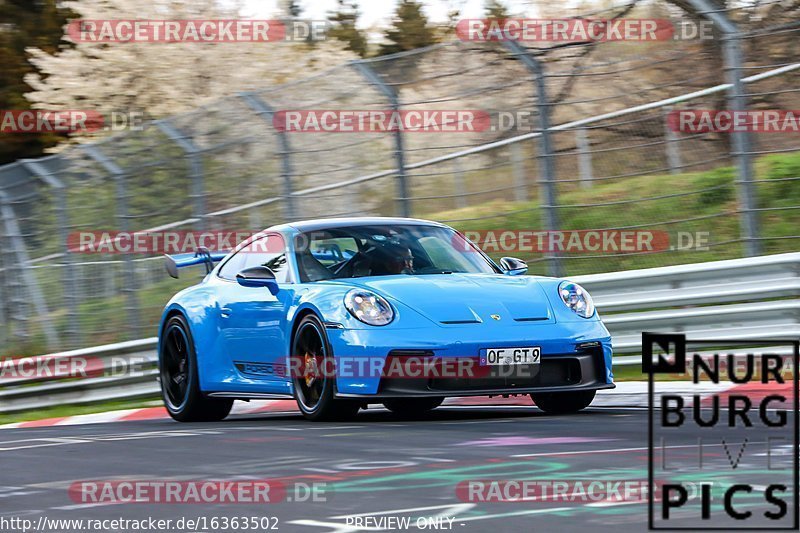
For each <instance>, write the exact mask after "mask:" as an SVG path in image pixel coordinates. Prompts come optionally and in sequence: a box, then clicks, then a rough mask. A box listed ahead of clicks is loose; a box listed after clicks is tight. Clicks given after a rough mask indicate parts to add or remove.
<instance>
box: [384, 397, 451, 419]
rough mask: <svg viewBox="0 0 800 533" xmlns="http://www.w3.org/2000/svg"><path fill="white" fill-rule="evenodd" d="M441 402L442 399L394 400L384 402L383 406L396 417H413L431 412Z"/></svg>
mask: <svg viewBox="0 0 800 533" xmlns="http://www.w3.org/2000/svg"><path fill="white" fill-rule="evenodd" d="M443 401H444V398H396V399H392V400H386V401H384V402H383V406H384V407H386V408H387V409H388V410H390V411H391V412H393V413H394V414H396V415H400V416H402V417H413V416H419V415H423V414H425V413H428V412H430V411H433V410H434V409H436V408H437V407H439V406H440V405H442V402H443Z"/></svg>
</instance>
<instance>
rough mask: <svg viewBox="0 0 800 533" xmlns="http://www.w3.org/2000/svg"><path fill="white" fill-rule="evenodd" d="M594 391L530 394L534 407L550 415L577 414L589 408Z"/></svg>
mask: <svg viewBox="0 0 800 533" xmlns="http://www.w3.org/2000/svg"><path fill="white" fill-rule="evenodd" d="M594 395H595V391H593V390H589V391H577V392H544V393H541V394H531V399H532V400H533V403H535V404H536V407H538V408H539V409H541V410H542V411H544V412H545V413H548V414H551V415H567V414H572V413H577V412H578V411H581V410H583V409H586V408H587V407H589V404H591V403H592V401H593V400H594Z"/></svg>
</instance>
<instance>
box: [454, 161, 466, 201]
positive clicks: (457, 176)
mask: <svg viewBox="0 0 800 533" xmlns="http://www.w3.org/2000/svg"><path fill="white" fill-rule="evenodd" d="M453 190H454V191H455V194H456V208H457V209H461V208H464V207H467V196H466V192H467V190H466V188H465V186H464V169H463V168H461V161H459V160H458V159H453Z"/></svg>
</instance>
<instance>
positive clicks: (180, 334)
mask: <svg viewBox="0 0 800 533" xmlns="http://www.w3.org/2000/svg"><path fill="white" fill-rule="evenodd" d="M158 365H159V375H160V378H161V396H162V398H163V399H164V405H165V406H166V408H167V412H169V415H170V416H171V417H172V418H174V419H175V420H177V421H178V422H218V421H220V420H222V419H224V418H225V417H226V416H228V414H230V412H231V408H232V407H233V400H229V399H220V398H207V397H205V396H203V393H202V391H201V390H200V380H199V378H198V376H197V354H195V351H194V341H193V340H192V333H191V331H190V330H189V325H188V324H187V323H186V319H185V318H183V316H181V315H176V316H173V317H172V318H170V319H169V320H168V321H167V323H166V324H165V325H164V330H163V333H162V336H161V343H160V353H159V354H158Z"/></svg>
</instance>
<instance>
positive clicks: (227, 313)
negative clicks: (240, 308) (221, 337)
mask: <svg viewBox="0 0 800 533" xmlns="http://www.w3.org/2000/svg"><path fill="white" fill-rule="evenodd" d="M232 312H233V311H231V309H230V307H223V308H222V309H220V310H219V314H220V315H222V318H229V317H230V316H231V313H232Z"/></svg>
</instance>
